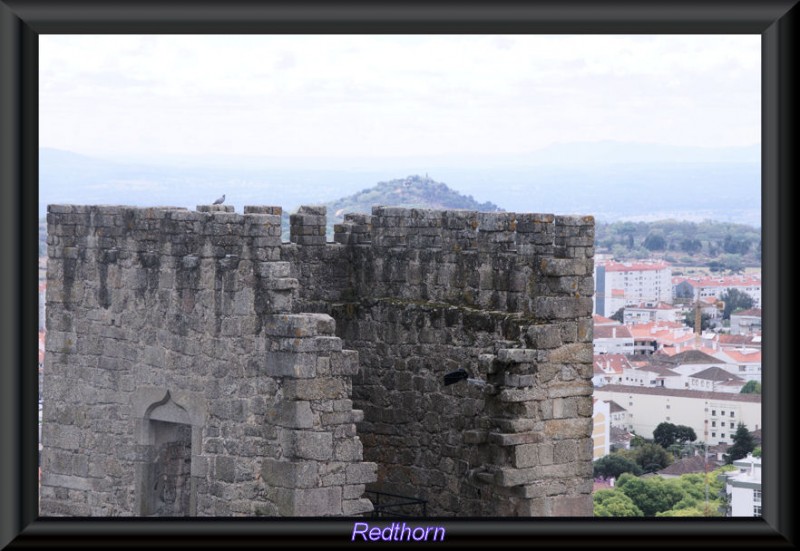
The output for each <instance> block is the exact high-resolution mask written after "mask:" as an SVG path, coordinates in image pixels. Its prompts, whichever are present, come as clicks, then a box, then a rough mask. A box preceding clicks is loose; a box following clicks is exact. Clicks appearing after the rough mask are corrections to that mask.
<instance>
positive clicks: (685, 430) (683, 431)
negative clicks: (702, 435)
mask: <svg viewBox="0 0 800 551" xmlns="http://www.w3.org/2000/svg"><path fill="white" fill-rule="evenodd" d="M675 439H676V440H677V441H678V443H679V444H685V443H687V442H694V441H695V440H697V434H696V433H695V432H694V429H693V428H692V427H687V426H686V425H676V426H675Z"/></svg>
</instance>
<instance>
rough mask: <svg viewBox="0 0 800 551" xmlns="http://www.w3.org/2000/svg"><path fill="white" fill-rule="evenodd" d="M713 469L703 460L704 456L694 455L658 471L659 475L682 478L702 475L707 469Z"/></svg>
mask: <svg viewBox="0 0 800 551" xmlns="http://www.w3.org/2000/svg"><path fill="white" fill-rule="evenodd" d="M713 467H714V466H713V465H712V466H711V467H707V465H706V461H705V460H704V459H703V456H702V455H693V456H691V457H684V458H683V459H680V460H678V461H675V462H674V463H673V464H672V465H670V466H668V467H666V468H664V469H661V470H660V471H658V472H657V474H661V475H669V476H680V475H682V474H690V473H702V472H704V471H705V470H706V468H708V470H709V471H711V470H713Z"/></svg>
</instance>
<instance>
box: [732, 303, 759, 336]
mask: <svg viewBox="0 0 800 551" xmlns="http://www.w3.org/2000/svg"><path fill="white" fill-rule="evenodd" d="M756 331H761V308H750V309H749V310H742V311H741V312H735V313H732V314H731V335H752V334H753V333H755V332H756Z"/></svg>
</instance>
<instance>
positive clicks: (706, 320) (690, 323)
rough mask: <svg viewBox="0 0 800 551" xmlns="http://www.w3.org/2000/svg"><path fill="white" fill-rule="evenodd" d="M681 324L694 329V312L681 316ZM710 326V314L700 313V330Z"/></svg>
mask: <svg viewBox="0 0 800 551" xmlns="http://www.w3.org/2000/svg"><path fill="white" fill-rule="evenodd" d="M683 324H684V325H686V326H687V327H690V328H691V329H692V330H694V312H692V313H689V314H686V315H685V316H684V317H683ZM709 327H711V316H709V315H708V314H700V330H701V331H705V330H706V329H708V328H709Z"/></svg>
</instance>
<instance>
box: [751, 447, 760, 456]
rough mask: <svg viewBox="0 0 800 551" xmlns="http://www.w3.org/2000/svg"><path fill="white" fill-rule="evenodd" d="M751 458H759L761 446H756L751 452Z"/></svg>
mask: <svg viewBox="0 0 800 551" xmlns="http://www.w3.org/2000/svg"><path fill="white" fill-rule="evenodd" d="M753 457H761V446H756V449H754V450H753Z"/></svg>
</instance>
